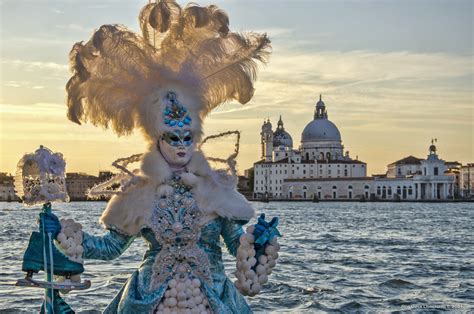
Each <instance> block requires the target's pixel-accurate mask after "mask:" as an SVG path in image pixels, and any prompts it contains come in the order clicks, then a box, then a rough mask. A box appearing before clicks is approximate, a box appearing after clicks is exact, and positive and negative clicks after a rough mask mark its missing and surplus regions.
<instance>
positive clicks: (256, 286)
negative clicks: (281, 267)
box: [252, 282, 262, 294]
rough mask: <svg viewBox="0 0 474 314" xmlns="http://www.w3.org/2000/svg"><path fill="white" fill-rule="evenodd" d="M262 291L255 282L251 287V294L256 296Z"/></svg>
mask: <svg viewBox="0 0 474 314" xmlns="http://www.w3.org/2000/svg"><path fill="white" fill-rule="evenodd" d="M261 290H262V286H261V285H260V284H259V283H258V282H255V283H254V284H253V285H252V292H253V293H255V294H257V293H259V292H260V291H261Z"/></svg>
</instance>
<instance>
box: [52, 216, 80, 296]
mask: <svg viewBox="0 0 474 314" xmlns="http://www.w3.org/2000/svg"><path fill="white" fill-rule="evenodd" d="M59 222H60V223H61V232H60V233H59V234H58V236H57V237H56V244H57V246H59V247H60V248H61V251H62V252H63V253H64V254H65V255H66V256H67V257H68V258H69V259H70V260H71V261H73V262H76V263H80V264H83V263H84V260H83V259H82V253H83V252H84V248H83V247H82V225H81V224H80V223H77V222H74V219H64V218H63V219H61V220H60V221H59ZM65 280H66V278H65V277H63V276H56V281H57V282H64V281H65ZM71 281H72V282H81V275H74V276H71ZM61 292H62V293H67V291H61Z"/></svg>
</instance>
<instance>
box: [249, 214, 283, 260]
mask: <svg viewBox="0 0 474 314" xmlns="http://www.w3.org/2000/svg"><path fill="white" fill-rule="evenodd" d="M277 226H278V217H273V219H272V220H271V221H270V222H267V221H265V214H261V215H260V217H258V218H257V224H255V230H254V231H253V235H254V236H255V243H254V246H255V251H256V258H258V257H259V256H260V255H262V254H263V253H264V252H265V246H266V245H267V243H268V242H270V240H271V239H272V238H274V237H281V234H280V232H279V231H278V229H277Z"/></svg>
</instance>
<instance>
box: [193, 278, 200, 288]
mask: <svg viewBox="0 0 474 314" xmlns="http://www.w3.org/2000/svg"><path fill="white" fill-rule="evenodd" d="M200 286H201V281H200V280H199V279H197V278H195V279H193V287H194V288H199V287H200Z"/></svg>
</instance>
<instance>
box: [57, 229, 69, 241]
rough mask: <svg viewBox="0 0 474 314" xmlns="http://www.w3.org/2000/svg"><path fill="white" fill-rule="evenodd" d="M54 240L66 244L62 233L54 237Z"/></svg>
mask: <svg viewBox="0 0 474 314" xmlns="http://www.w3.org/2000/svg"><path fill="white" fill-rule="evenodd" d="M56 239H58V241H59V242H61V243H63V242H66V239H67V238H66V235H65V234H64V233H62V232H60V233H59V234H58V236H57V237H56Z"/></svg>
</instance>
